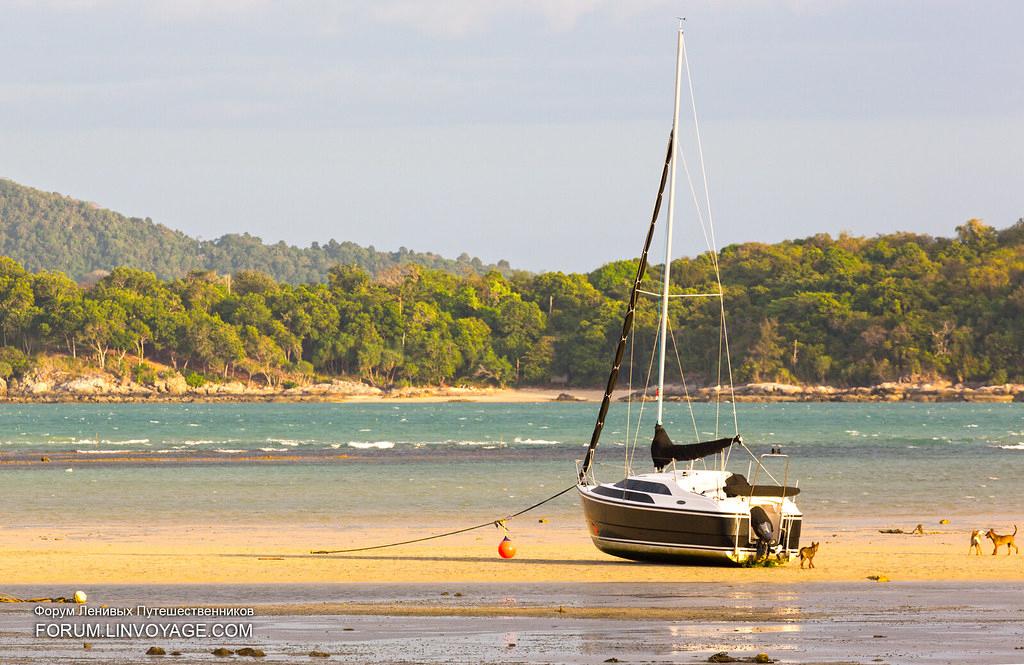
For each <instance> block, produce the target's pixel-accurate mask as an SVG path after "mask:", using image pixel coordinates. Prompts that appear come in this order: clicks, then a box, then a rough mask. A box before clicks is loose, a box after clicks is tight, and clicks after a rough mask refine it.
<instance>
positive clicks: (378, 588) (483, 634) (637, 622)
mask: <svg viewBox="0 0 1024 665" xmlns="http://www.w3.org/2000/svg"><path fill="white" fill-rule="evenodd" d="M19 589H20V590H24V591H27V590H28V588H15V590H19ZM38 589H39V587H33V590H38ZM87 590H88V591H89V592H90V594H91V597H92V598H94V599H99V600H100V601H102V602H107V603H109V604H110V605H111V606H133V605H135V604H138V603H140V602H141V603H145V604H147V605H149V606H156V605H158V604H160V605H169V606H173V605H179V604H195V603H196V602H197V599H200V598H205V599H207V600H209V601H211V602H214V603H217V604H220V605H230V606H254V607H255V610H256V617H255V618H254V619H253V620H252V623H253V636H252V638H251V639H247V640H246V641H244V642H231V641H225V640H212V639H211V640H191V641H188V640H181V641H173V640H160V639H159V638H158V639H155V640H153V639H149V640H98V641H96V642H94V643H93V645H92V648H91V649H89V650H84V649H83V648H82V644H81V642H80V641H73V640H60V639H55V640H47V639H33V638H31V625H32V623H33V622H34V621H38V619H36V618H35V617H33V616H32V615H31V611H30V608H29V607H18V606H0V650H2V653H3V656H4V658H3V662H5V663H37V662H53V661H57V660H59V661H60V662H82V663H100V662H102V663H128V662H152V661H153V658H152V657H147V656H145V655H144V653H145V651H146V649H148V648H149V647H150V646H161V647H163V648H165V649H166V650H167V652H168V653H170V652H171V651H173V650H179V651H180V652H181V656H178V657H174V659H173V662H178V663H182V662H184V663H203V662H214V661H217V660H218V659H216V658H215V657H214V656H212V655H211V651H212V650H213V649H215V648H217V647H221V646H224V647H227V648H231V649H236V648H238V647H240V646H255V647H258V648H260V649H262V650H263V651H264V652H265V653H266V657H265V658H264V659H261V660H262V661H269V662H315V660H313V659H310V658H309V656H308V654H309V652H310V651H311V650H313V649H316V650H319V651H322V652H326V653H330V654H331V659H330V661H329V662H342V663H600V662H622V663H699V662H707V658H708V656H709V655H711V654H713V653H717V652H720V651H728V652H729V653H731V654H732V655H734V656H742V657H750V656H753V655H755V654H757V653H767V654H768V655H770V656H771V657H773V658H776V659H779V660H780V661H781V662H784V663H802V664H805V665H806V664H810V663H840V662H850V663H911V662H912V663H953V662H956V663H1013V662H1021V661H1024V658H1022V657H1021V655H1022V653H1021V652H1022V649H1024V629H1022V628H1021V622H1020V618H1021V611H1022V610H1021V606H1020V602H1019V599H1020V597H1021V593H1022V592H1024V585H1022V584H1020V583H1016V584H1004V585H986V584H981V585H979V584H977V583H936V582H918V583H893V584H889V585H865V584H859V583H854V584H851V583H838V584H837V583H825V584H814V585H795V586H794V585H786V584H779V585H769V586H767V587H763V586H760V585H750V584H743V583H717V584H716V583H691V584H681V585H680V584H664V583H659V584H649V583H648V584H598V583H582V584H569V583H558V584H555V583H551V584H525V585H523V584H497V583H491V584H464V583H447V584H428V585H403V584H386V585H371V584H346V585H315V586H289V585H269V586H264V585H238V586H218V585H215V586H203V587H189V586H180V585H179V586H127V587H125V586H109V587H90V588H88V589H87ZM298 598H301V599H304V600H305V601H307V602H303V603H294V602H292V601H293V600H294V599H298ZM356 609H358V612H357V611H355V610H356ZM613 658H614V659H617V660H609V659H613ZM235 660H238V659H237V658H236V659H235Z"/></svg>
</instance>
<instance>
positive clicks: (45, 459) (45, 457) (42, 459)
mask: <svg viewBox="0 0 1024 665" xmlns="http://www.w3.org/2000/svg"><path fill="white" fill-rule="evenodd" d="M39 461H40V462H49V461H50V458H49V457H47V456H46V455H43V456H42V457H40V458H39Z"/></svg>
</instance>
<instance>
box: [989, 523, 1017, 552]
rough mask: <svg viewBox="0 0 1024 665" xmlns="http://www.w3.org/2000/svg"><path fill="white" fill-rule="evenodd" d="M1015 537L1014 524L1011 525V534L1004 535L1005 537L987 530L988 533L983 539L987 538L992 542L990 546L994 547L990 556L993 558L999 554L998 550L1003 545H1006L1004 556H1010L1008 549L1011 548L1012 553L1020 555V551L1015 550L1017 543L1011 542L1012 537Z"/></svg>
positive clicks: (992, 530) (1015, 527) (994, 531)
mask: <svg viewBox="0 0 1024 665" xmlns="http://www.w3.org/2000/svg"><path fill="white" fill-rule="evenodd" d="M1016 535H1017V525H1016V524H1014V525H1013V533H1012V534H1009V535H1006V536H1001V535H999V534H998V533H996V530H995V529H989V530H988V533H986V534H985V537H986V538H989V539H990V540H991V541H992V544H993V545H995V549H994V550H992V556H995V555H996V554H998V553H999V548H1000V547H1002V546H1003V545H1006V556H1010V548H1011V547H1012V548H1013V549H1014V551H1016V552H1017V554H1020V549H1018V548H1017V543H1015V542H1013V540H1014V537H1015V536H1016Z"/></svg>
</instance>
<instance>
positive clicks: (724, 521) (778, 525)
mask: <svg viewBox="0 0 1024 665" xmlns="http://www.w3.org/2000/svg"><path fill="white" fill-rule="evenodd" d="M684 63H685V68H686V78H687V82H688V84H689V93H690V94H689V97H690V101H691V106H692V108H693V123H694V124H693V129H694V132H695V134H696V137H697V150H698V155H699V158H700V162H701V172H702V173H704V174H705V176H704V193H705V195H706V196H707V204H706V207H705V211H706V215H704V214H703V213H702V212H701V208H700V205H699V204H698V205H697V206H696V207H697V210H698V212H697V216H698V218H699V219H700V221H701V224H702V228H703V229H704V230H705V237H706V238H710V243H711V245H712V246H710V247H709V249H710V252H709V255H710V256H711V260H712V263H713V266H714V273H715V278H716V282H717V291H715V292H713V293H696V294H694V293H685V294H673V293H672V292H671V291H672V289H671V281H670V269H671V265H672V230H673V222H674V216H675V207H676V206H675V204H676V163H677V161H678V158H679V149H678V147H679V146H678V144H679V116H680V97H681V94H680V93H681V87H682V83H683V69H684ZM683 164H684V167H685V165H686V162H685V161H684V162H683ZM685 170H686V173H687V178H688V179H689V169H688V168H686V169H685ZM666 184H667V185H668V211H667V220H666V225H665V265H664V268H663V271H662V273H663V274H662V284H661V293H660V294H657V293H655V292H648V291H644V290H643V289H642V288H641V282H642V281H643V279H644V275H645V273H646V270H647V261H648V252H649V251H650V248H651V241H652V239H653V237H654V231H655V225H656V222H657V220H658V216H659V214H660V211H661V203H662V198H663V194H664V192H665V187H666ZM690 190H691V193H693V194H694V197H693V198H694V202H695V204H697V201H698V199H697V195H696V190H695V189H694V187H693V182H692V180H690ZM710 211H711V207H710V196H709V195H708V187H707V177H706V171H705V170H704V167H703V149H702V148H701V145H700V130H699V125H698V124H697V113H696V105H695V104H694V103H693V85H692V81H691V79H690V73H689V63H688V62H687V61H686V44H685V37H684V34H683V26H682V22H681V21H680V25H679V28H678V30H677V45H676V75H675V104H674V114H673V118H672V132H671V134H670V138H669V146H668V150H667V154H666V156H665V163H664V168H663V170H662V174H661V184H660V187H659V189H658V196H657V199H656V201H655V205H654V214H653V215H652V218H651V222H650V225H649V227H648V229H647V235H646V240H645V243H644V248H643V252H642V253H641V255H640V260H639V265H638V267H637V271H636V278H635V280H634V282H633V287H632V289H631V291H630V295H629V302H628V306H627V308H626V315H625V319H624V321H623V326H622V336H621V337H620V339H619V342H618V345H617V347H616V350H615V356H614V360H613V363H612V369H611V372H610V374H609V377H608V384H607V387H606V389H605V392H604V398H603V399H602V401H601V407H600V410H599V411H598V416H597V422H596V424H595V426H594V431H593V434H592V435H591V440H590V445H589V447H588V448H587V453H586V456H585V457H584V459H583V460H581V461H577V469H576V470H577V490H578V492H579V496H580V500H581V502H582V506H583V514H584V517H585V519H586V523H587V526H588V528H589V530H590V535H591V538H592V539H593V542H594V545H596V546H597V548H598V549H599V550H601V551H603V552H606V553H608V554H611V555H614V556H618V557H622V558H626V559H634V560H647V561H668V562H679V563H689V562H701V561H704V562H718V563H726V564H727V563H730V562H731V563H745V562H749V561H752V560H762V559H766V558H767V557H768V556H771V555H774V556H775V557H776V558H778V559H785V558H789V557H791V556H793V555H795V554H796V553H797V552H798V551H799V547H800V528H801V525H802V521H803V514H802V513H801V512H800V510H799V509H798V508H797V505H796V502H795V498H796V496H797V495H798V494H799V491H800V490H799V488H798V487H797V486H795V485H794V486H789V485H787V482H788V477H789V458H788V456H786V455H785V454H783V453H782V451H781V448H776V447H772V448H771V452H769V453H765V454H762V455H759V456H758V455H755V454H754V453H753V452H752V451H751V449H750V448H749V447H748V446H747V445H746V443H745V442H744V441H743V438H742V436H741V435H740V431H739V430H740V428H739V419H738V417H737V414H736V407H735V399H734V395H733V393H732V366H731V360H730V359H729V346H728V332H727V328H726V317H725V304H724V290H723V289H722V282H721V275H720V272H719V269H718V261H717V250H716V248H715V247H714V246H713V243H714V232H713V229H710V225H711V212H710ZM705 217H706V219H705ZM705 222H706V226H705ZM709 231H710V232H709ZM641 296H655V297H659V298H660V305H661V314H660V319H659V327H658V339H657V342H658V344H657V357H658V384H657V391H656V393H655V398H656V401H657V410H656V422H655V425H654V433H653V438H652V440H651V448H650V453H651V462H652V465H653V467H654V470H653V471H651V472H646V473H637V472H635V471H634V470H633V468H632V462H633V460H634V456H633V455H632V454H631V450H630V441H629V439H630V433H629V428H628V427H627V430H626V439H627V440H626V446H625V448H626V464H625V468H624V473H625V477H624V478H622V479H621V480H616V481H615V482H601V481H599V480H598V479H597V477H596V472H597V469H596V467H595V464H594V459H595V453H596V450H597V445H598V442H599V441H600V438H601V432H602V430H603V429H604V425H605V420H606V418H607V416H608V409H609V405H610V403H611V399H612V394H613V392H614V391H615V388H616V385H617V382H618V377H619V370H620V367H621V365H622V362H623V357H624V355H625V350H626V346H627V342H628V341H629V340H630V339H631V337H632V334H633V320H634V314H635V311H636V307H637V304H638V300H639V298H640V297H641ZM674 297H707V298H713V299H716V300H717V303H718V305H719V310H720V324H721V326H720V338H719V340H718V341H717V342H716V343H718V344H719V349H720V351H719V353H720V360H719V384H718V389H717V390H716V391H715V392H716V394H717V396H718V400H719V401H718V404H719V407H716V426H715V427H716V430H717V429H718V420H719V418H718V417H717V413H718V409H720V404H721V400H722V397H723V393H724V392H725V391H724V390H723V389H722V377H721V373H722V370H721V367H722V364H723V363H722V362H721V360H722V355H724V360H725V363H724V364H725V366H726V369H727V373H728V382H729V389H728V399H727V402H728V403H729V404H730V405H731V406H732V412H733V424H734V431H733V433H732V435H730V436H718V437H717V438H714V439H710V440H705V441H701V440H697V441H695V442H693V443H689V444H675V443H673V442H672V440H671V437H670V435H669V432H668V431H667V430H666V427H665V421H664V415H665V409H664V401H665V358H666V348H667V345H668V342H667V340H668V338H669V333H670V331H669V301H670V299H671V298H674ZM681 369H682V368H681V367H680V371H681ZM630 374H631V376H632V363H630ZM683 381H684V383H683V385H684V386H685V385H686V384H685V378H684V379H683ZM630 387H632V386H630ZM645 393H646V388H645ZM686 396H687V403H688V404H689V395H688V393H687V395H686ZM642 404H643V403H642ZM690 408H691V415H692V406H691V407H690ZM641 417H642V413H641ZM627 418H629V414H627ZM636 431H637V432H639V431H640V424H639V422H638V424H637V428H636ZM694 434H695V437H698V436H699V434H698V428H697V427H696V421H695V420H694ZM716 434H718V432H717V431H716ZM635 449H636V443H635V442H634V444H633V451H632V452H633V453H635ZM735 449H740V450H743V451H745V452H746V453H747V454H748V455H749V457H750V461H749V463H748V468H747V474H746V475H744V474H739V473H733V472H731V471H729V470H728V469H727V466H728V464H729V461H730V457H731V453H732V451H733V450H735ZM780 465H781V471H782V475H783V480H782V482H779V481H778V480H777V479H776V476H775V475H774V474H773V473H772V471H771V469H770V468H769V467H771V468H773V469H774V470H775V472H776V473H779V472H780V468H779V467H780ZM748 477H749V478H750V479H749V480H748ZM759 478H764V480H765V481H766V482H764V483H763V484H759V483H758V479H759Z"/></svg>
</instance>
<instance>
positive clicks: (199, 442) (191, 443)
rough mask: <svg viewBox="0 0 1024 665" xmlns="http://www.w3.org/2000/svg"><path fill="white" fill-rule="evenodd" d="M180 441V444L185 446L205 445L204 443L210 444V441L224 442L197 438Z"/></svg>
mask: <svg viewBox="0 0 1024 665" xmlns="http://www.w3.org/2000/svg"><path fill="white" fill-rule="evenodd" d="M181 443H182V445H185V446H205V445H208V444H211V443H224V442H223V441H214V440H212V439H199V440H198V441H192V440H188V441H182V442H181Z"/></svg>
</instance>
